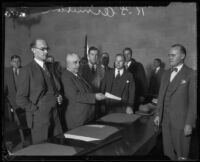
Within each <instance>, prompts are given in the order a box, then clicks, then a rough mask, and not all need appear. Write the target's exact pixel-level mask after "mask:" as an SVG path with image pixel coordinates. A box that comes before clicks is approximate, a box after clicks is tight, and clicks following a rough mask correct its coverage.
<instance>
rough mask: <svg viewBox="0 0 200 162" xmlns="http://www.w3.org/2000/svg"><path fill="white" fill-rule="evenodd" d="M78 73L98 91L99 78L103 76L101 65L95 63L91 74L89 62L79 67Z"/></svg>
mask: <svg viewBox="0 0 200 162" xmlns="http://www.w3.org/2000/svg"><path fill="white" fill-rule="evenodd" d="M80 75H81V76H82V77H83V78H84V79H85V80H86V81H87V82H88V83H89V84H90V85H91V87H92V89H93V91H94V92H99V90H100V89H99V88H100V84H101V80H102V78H103V70H102V67H101V66H99V65H97V69H96V72H95V73H94V74H93V73H92V71H91V69H90V67H89V64H85V65H82V66H81V67H80Z"/></svg>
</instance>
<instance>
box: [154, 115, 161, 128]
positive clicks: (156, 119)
mask: <svg viewBox="0 0 200 162" xmlns="http://www.w3.org/2000/svg"><path fill="white" fill-rule="evenodd" d="M154 124H155V125H156V126H158V127H159V125H160V117H159V116H156V117H155V119H154Z"/></svg>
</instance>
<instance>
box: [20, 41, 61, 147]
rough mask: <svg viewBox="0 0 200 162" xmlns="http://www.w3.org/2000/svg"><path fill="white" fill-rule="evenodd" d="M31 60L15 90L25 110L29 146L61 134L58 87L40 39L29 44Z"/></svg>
mask: <svg viewBox="0 0 200 162" xmlns="http://www.w3.org/2000/svg"><path fill="white" fill-rule="evenodd" d="M31 50H32V52H33V54H34V60H33V61H32V62H30V63H29V64H27V65H26V66H24V67H23V68H22V70H21V73H20V80H19V86H18V89H17V96H16V101H17V104H18V105H19V106H20V107H22V108H24V109H25V111H26V118H27V124H28V127H29V128H31V135H32V143H33V144H36V143H40V142H42V141H44V140H47V139H48V137H51V136H53V135H54V136H55V135H57V134H60V133H62V129H61V125H60V121H59V117H58V114H57V104H61V102H62V96H61V95H60V94H59V89H60V84H59V82H58V80H57V78H56V77H55V75H54V74H53V73H52V72H51V71H50V70H49V66H50V65H49V64H48V63H46V62H45V61H46V58H47V55H48V45H47V43H46V41H45V40H43V39H36V40H35V41H34V42H33V43H31Z"/></svg>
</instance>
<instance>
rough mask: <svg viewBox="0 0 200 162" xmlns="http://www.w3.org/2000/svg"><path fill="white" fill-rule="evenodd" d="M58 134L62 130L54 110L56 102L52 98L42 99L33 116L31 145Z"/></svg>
mask: <svg viewBox="0 0 200 162" xmlns="http://www.w3.org/2000/svg"><path fill="white" fill-rule="evenodd" d="M47 100H48V102H46V101H47ZM60 133H62V128H61V125H60V120H59V116H58V112H57V109H56V100H55V98H54V97H47V98H44V99H43V100H42V101H40V102H39V103H38V110H37V111H36V112H35V114H34V124H33V128H32V129H31V134H32V143H33V144H37V143H41V142H42V141H45V140H47V139H48V137H52V136H56V135H58V134H60Z"/></svg>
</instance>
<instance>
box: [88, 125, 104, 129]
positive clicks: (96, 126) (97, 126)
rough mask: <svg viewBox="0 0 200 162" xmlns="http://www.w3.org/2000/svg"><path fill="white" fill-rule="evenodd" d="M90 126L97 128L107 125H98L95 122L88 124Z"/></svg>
mask: <svg viewBox="0 0 200 162" xmlns="http://www.w3.org/2000/svg"><path fill="white" fill-rule="evenodd" d="M87 126H88V127H95V128H104V127H105V125H97V124H93V125H87Z"/></svg>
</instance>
